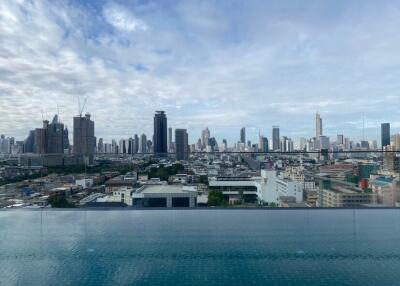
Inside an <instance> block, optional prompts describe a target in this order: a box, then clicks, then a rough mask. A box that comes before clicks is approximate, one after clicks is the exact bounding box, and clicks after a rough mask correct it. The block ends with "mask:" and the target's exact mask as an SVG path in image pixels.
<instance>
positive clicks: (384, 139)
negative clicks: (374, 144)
mask: <svg viewBox="0 0 400 286" xmlns="http://www.w3.org/2000/svg"><path fill="white" fill-rule="evenodd" d="M381 144H382V149H383V147H385V146H388V145H390V123H382V124H381Z"/></svg>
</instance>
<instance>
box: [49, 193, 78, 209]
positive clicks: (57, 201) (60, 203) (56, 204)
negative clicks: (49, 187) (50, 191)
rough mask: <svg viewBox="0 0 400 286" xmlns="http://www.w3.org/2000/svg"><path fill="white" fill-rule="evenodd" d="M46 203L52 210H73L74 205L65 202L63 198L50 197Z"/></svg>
mask: <svg viewBox="0 0 400 286" xmlns="http://www.w3.org/2000/svg"><path fill="white" fill-rule="evenodd" d="M48 203H49V204H50V205H51V207H53V208H74V207H75V205H74V204H73V203H70V202H68V201H67V199H66V198H65V197H64V196H54V195H53V196H50V197H49V200H48Z"/></svg>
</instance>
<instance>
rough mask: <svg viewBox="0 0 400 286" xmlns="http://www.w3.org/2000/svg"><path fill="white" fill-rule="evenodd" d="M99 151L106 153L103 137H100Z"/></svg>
mask: <svg viewBox="0 0 400 286" xmlns="http://www.w3.org/2000/svg"><path fill="white" fill-rule="evenodd" d="M97 152H98V153H104V143H103V138H100V139H99V143H98V144H97Z"/></svg>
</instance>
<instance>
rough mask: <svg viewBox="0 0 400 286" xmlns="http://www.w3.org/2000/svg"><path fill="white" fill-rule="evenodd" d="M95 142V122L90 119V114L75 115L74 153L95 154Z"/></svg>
mask: <svg viewBox="0 0 400 286" xmlns="http://www.w3.org/2000/svg"><path fill="white" fill-rule="evenodd" d="M95 144H96V139H95V137H94V122H93V121H92V120H90V114H86V115H85V116H84V117H82V116H76V117H74V146H73V147H74V148H73V151H74V154H76V155H85V156H87V155H93V154H94V150H95Z"/></svg>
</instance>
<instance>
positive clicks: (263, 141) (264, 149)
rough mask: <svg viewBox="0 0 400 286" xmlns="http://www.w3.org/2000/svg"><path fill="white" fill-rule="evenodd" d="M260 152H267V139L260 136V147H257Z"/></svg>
mask: <svg viewBox="0 0 400 286" xmlns="http://www.w3.org/2000/svg"><path fill="white" fill-rule="evenodd" d="M258 148H259V150H260V151H261V152H268V151H269V146H268V138H267V137H264V136H261V135H260V146H259V147H258Z"/></svg>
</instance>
